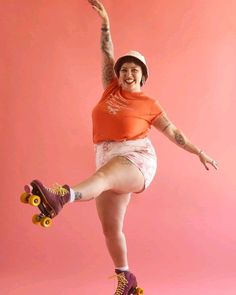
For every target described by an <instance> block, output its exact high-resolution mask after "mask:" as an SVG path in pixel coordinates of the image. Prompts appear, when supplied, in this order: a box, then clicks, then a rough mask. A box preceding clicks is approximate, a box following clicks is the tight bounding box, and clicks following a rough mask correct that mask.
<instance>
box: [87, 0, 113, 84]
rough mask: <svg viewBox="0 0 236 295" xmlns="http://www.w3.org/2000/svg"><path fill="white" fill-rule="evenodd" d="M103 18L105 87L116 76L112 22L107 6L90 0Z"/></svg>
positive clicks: (102, 46) (103, 76) (103, 71)
mask: <svg viewBox="0 0 236 295" xmlns="http://www.w3.org/2000/svg"><path fill="white" fill-rule="evenodd" d="M88 2H89V3H90V4H91V5H92V7H93V9H94V10H96V11H97V13H98V15H99V16H100V18H101V50H102V83H103V87H104V88H106V87H107V85H108V84H109V83H110V82H111V81H112V80H113V79H114V78H115V72H114V50H113V43H112V39H111V33H110V22H109V17H108V14H107V12H106V9H105V7H104V6H103V5H102V3H101V2H100V1H97V0H88Z"/></svg>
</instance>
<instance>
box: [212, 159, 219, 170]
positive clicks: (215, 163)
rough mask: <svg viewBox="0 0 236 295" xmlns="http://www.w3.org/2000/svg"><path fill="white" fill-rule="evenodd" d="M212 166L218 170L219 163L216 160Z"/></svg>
mask: <svg viewBox="0 0 236 295" xmlns="http://www.w3.org/2000/svg"><path fill="white" fill-rule="evenodd" d="M211 165H212V166H213V167H214V168H215V169H216V170H218V163H217V162H216V161H214V160H212V161H211Z"/></svg>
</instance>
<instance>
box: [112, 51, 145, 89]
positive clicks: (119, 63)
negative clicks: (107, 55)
mask: <svg viewBox="0 0 236 295" xmlns="http://www.w3.org/2000/svg"><path fill="white" fill-rule="evenodd" d="M127 57H132V58H134V59H136V60H138V61H139V64H141V67H142V72H143V76H144V78H145V81H146V80H147V78H148V67H147V63H146V60H145V57H144V56H143V55H142V54H141V53H139V52H138V51H134V50H131V51H129V52H127V53H126V54H125V55H123V56H121V57H119V58H118V59H117V61H116V63H115V66H114V70H115V73H116V76H117V77H119V72H120V68H121V66H122V64H123V63H124V62H125V60H126V59H127ZM145 81H142V82H141V83H142V84H141V86H142V85H143V83H144V82H145Z"/></svg>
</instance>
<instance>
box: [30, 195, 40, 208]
mask: <svg viewBox="0 0 236 295" xmlns="http://www.w3.org/2000/svg"><path fill="white" fill-rule="evenodd" d="M40 201H41V200H40V197H39V196H34V195H33V196H30V197H29V204H30V205H32V206H35V207H37V206H39V204H40Z"/></svg>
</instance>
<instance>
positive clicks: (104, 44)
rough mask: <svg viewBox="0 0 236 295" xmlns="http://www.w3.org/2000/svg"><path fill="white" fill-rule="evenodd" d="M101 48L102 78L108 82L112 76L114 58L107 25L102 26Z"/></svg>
mask: <svg viewBox="0 0 236 295" xmlns="http://www.w3.org/2000/svg"><path fill="white" fill-rule="evenodd" d="M101 49H102V54H103V65H102V79H103V81H105V82H109V81H111V80H112V79H113V77H114V70H113V66H114V58H113V44H112V40H111V34H110V32H109V29H108V27H107V26H103V27H102V33H101Z"/></svg>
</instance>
